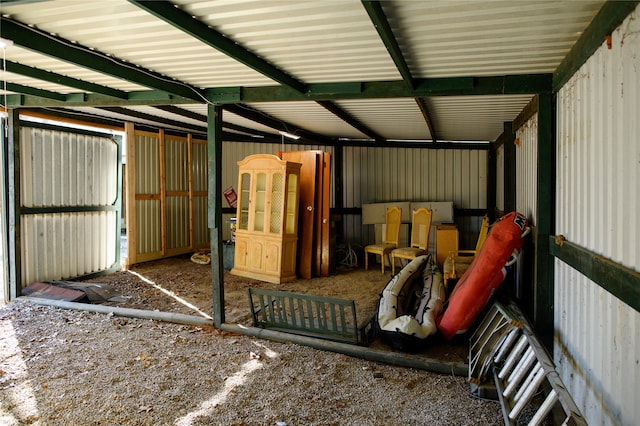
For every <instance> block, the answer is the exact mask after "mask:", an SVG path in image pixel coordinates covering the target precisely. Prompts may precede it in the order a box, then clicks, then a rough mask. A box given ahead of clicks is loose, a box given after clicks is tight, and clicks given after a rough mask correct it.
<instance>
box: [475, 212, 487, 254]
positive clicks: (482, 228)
mask: <svg viewBox="0 0 640 426" xmlns="http://www.w3.org/2000/svg"><path fill="white" fill-rule="evenodd" d="M488 233H489V216H488V215H486V214H485V215H484V217H483V218H482V225H480V234H478V242H477V243H476V252H477V251H479V250H480V249H481V248H482V245H483V244H484V240H486V239H487V234H488Z"/></svg>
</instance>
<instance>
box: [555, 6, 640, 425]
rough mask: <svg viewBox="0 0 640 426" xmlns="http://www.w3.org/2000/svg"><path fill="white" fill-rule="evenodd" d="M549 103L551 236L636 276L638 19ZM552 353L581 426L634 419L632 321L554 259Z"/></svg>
mask: <svg viewBox="0 0 640 426" xmlns="http://www.w3.org/2000/svg"><path fill="white" fill-rule="evenodd" d="M612 36H613V44H612V49H611V50H608V49H607V48H606V46H604V45H603V46H602V47H600V49H599V50H598V51H597V52H596V53H595V54H594V55H593V56H592V57H591V58H590V59H589V60H588V62H587V63H586V64H585V65H584V66H583V67H582V68H581V69H580V70H579V71H578V72H577V73H576V75H574V76H573V77H572V78H571V80H570V81H569V82H568V83H567V84H566V85H565V86H564V87H563V88H562V89H561V91H560V92H559V94H558V127H557V137H558V147H557V173H558V179H557V197H556V203H557V213H556V227H557V229H556V233H557V234H562V235H564V236H565V237H566V238H567V240H569V241H571V242H573V243H575V244H577V245H579V246H581V247H584V248H586V249H588V250H590V251H593V252H595V253H598V254H601V255H602V256H604V257H605V258H609V259H611V260H613V261H614V262H618V263H620V264H623V265H625V266H627V267H629V268H632V269H635V270H640V222H639V220H638V211H640V196H639V194H638V182H639V181H640V148H639V144H638V141H639V140H640V120H639V119H638V117H640V84H639V82H640V55H638V52H640V13H639V9H636V11H635V12H634V13H632V14H631V15H630V17H628V18H627V19H626V20H625V21H624V23H623V24H622V25H621V26H620V27H619V28H618V29H617V30H616V31H614V32H613V34H612ZM555 271H556V272H555V319H554V320H555V329H556V332H555V353H554V358H555V360H556V362H557V364H558V369H559V371H560V374H561V376H562V380H563V381H564V383H565V384H567V386H568V388H569V391H570V392H571V394H572V395H573V397H574V399H575V400H576V402H577V403H578V406H579V407H580V408H581V410H582V411H583V413H584V415H585V416H586V419H587V421H588V422H589V424H592V425H596V424H607V425H608V424H623V425H631V424H637V421H638V419H639V418H640V404H638V401H639V400H640V387H639V386H638V383H640V368H639V367H638V362H639V359H640V313H638V312H637V311H635V310H634V309H632V308H630V307H629V306H628V305H626V304H624V303H623V302H621V301H620V300H618V299H616V298H615V297H613V296H612V295H611V294H609V293H607V292H606V291H605V290H603V289H602V288H600V287H599V286H598V285H596V284H595V283H593V282H591V281H590V280H588V279H587V278H585V277H584V276H583V275H582V274H580V273H579V272H578V271H575V270H573V269H571V268H570V267H568V266H567V265H564V264H563V263H562V262H560V261H558V260H556V267H555Z"/></svg>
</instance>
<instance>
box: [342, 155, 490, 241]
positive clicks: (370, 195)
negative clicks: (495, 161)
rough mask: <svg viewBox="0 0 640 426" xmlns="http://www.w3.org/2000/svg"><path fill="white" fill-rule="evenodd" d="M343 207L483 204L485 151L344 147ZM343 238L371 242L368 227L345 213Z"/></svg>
mask: <svg viewBox="0 0 640 426" xmlns="http://www.w3.org/2000/svg"><path fill="white" fill-rule="evenodd" d="M343 174H344V206H345V207H346V208H350V207H361V206H362V204H364V203H379V202H388V201H453V204H454V207H455V208H463V209H485V208H486V207H487V197H486V194H487V151H486V150H449V149H447V150H445V149H439V150H435V149H418V148H363V147H348V148H345V149H344V164H343ZM344 229H345V232H346V236H345V237H346V238H347V239H348V240H349V241H354V242H358V243H362V244H367V243H371V242H373V238H374V235H373V227H371V226H363V225H362V224H361V220H360V217H355V216H354V217H351V218H349V217H347V218H345V226H344Z"/></svg>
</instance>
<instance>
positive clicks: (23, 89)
mask: <svg viewBox="0 0 640 426" xmlns="http://www.w3.org/2000/svg"><path fill="white" fill-rule="evenodd" d="M7 91H8V92H16V93H22V94H25V95H33V96H37V97H39V98H45V99H51V100H54V101H58V102H65V101H66V100H67V96H66V95H64V94H62V93H58V92H52V91H50V90H44V89H36V88H35V87H29V86H24V85H22V84H18V83H7ZM7 103H9V101H8V99H7Z"/></svg>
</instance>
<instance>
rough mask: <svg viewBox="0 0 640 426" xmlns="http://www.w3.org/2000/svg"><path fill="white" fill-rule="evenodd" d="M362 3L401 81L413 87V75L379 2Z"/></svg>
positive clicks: (364, 1) (364, 0)
mask: <svg viewBox="0 0 640 426" xmlns="http://www.w3.org/2000/svg"><path fill="white" fill-rule="evenodd" d="M388 4H390V3H388ZM362 5H363V6H364V8H365V10H366V11H367V13H368V14H369V18H371V22H373V25H374V26H375V27H376V30H377V31H378V34H379V35H380V38H381V39H382V42H383V43H384V45H385V47H386V48H387V51H388V52H389V55H391V58H392V59H393V62H394V63H395V64H396V68H398V71H399V72H400V75H401V76H402V79H403V81H404V82H405V84H406V85H407V86H408V87H409V88H410V89H413V87H414V85H413V76H412V75H411V71H410V70H409V66H408V65H407V61H406V60H405V59H404V55H403V54H402V50H401V49H400V45H399V44H398V40H396V37H395V34H394V33H393V30H392V29H391V25H389V21H388V20H387V16H386V15H385V13H384V10H382V4H381V2H380V1H372V0H362Z"/></svg>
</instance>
